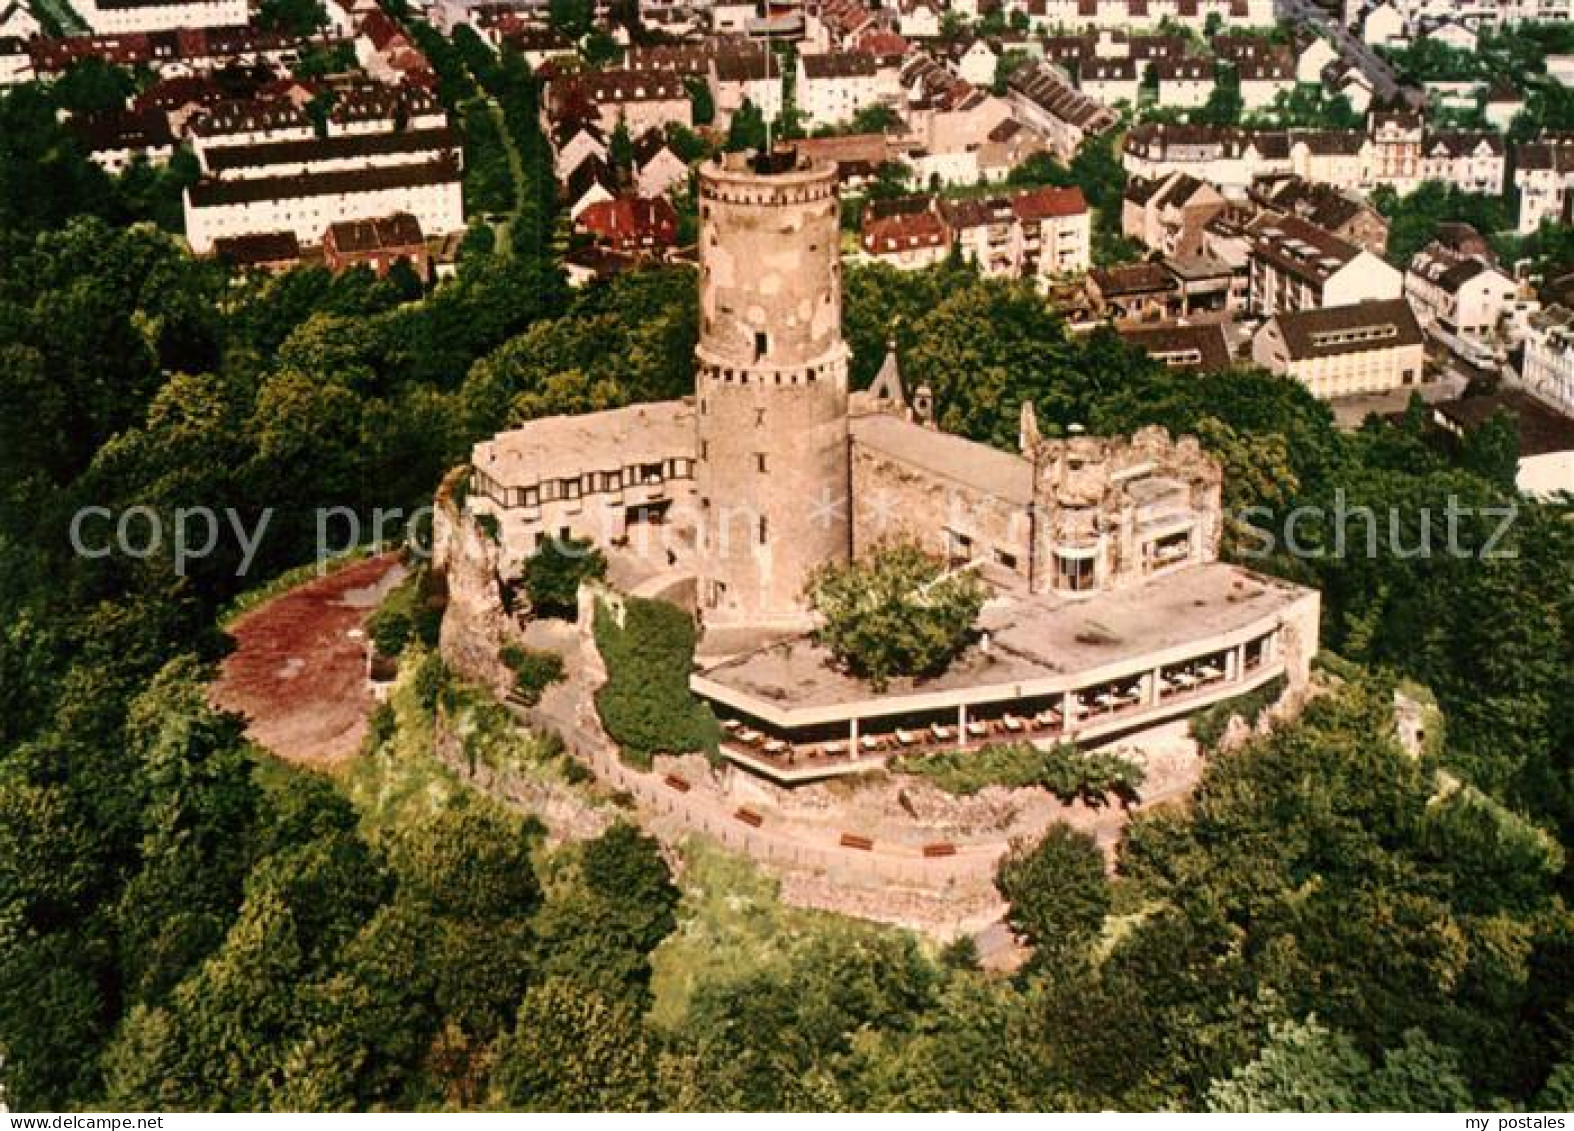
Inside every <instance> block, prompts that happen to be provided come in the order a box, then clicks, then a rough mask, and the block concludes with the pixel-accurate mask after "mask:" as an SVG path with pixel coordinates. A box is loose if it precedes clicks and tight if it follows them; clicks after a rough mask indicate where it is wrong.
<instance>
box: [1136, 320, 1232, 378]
mask: <svg viewBox="0 0 1574 1131" xmlns="http://www.w3.org/2000/svg"><path fill="white" fill-rule="evenodd" d="M1116 332H1117V333H1118V334H1120V337H1121V340H1122V341H1124V342H1125V343H1126V344H1127V345H1131V346H1135V347H1137V348H1138V349H1140V350H1141V351H1142V352H1143V353H1145V354H1147V355H1148V356H1149V357H1151V358H1152V359H1153V360H1154V361H1157V362H1158V363H1159V364H1160V365H1163V366H1164V367H1165V368H1166V369H1174V370H1181V371H1186V372H1197V373H1217V372H1219V371H1220V370H1223V369H1228V368H1229V367H1230V366H1231V365H1233V364H1234V362H1235V357H1234V354H1233V351H1232V350H1231V349H1230V340H1229V337H1228V334H1227V328H1226V326H1225V325H1224V324H1223V323H1219V322H1195V323H1187V324H1182V323H1170V324H1167V325H1161V326H1131V325H1125V326H1117V327H1116Z"/></svg>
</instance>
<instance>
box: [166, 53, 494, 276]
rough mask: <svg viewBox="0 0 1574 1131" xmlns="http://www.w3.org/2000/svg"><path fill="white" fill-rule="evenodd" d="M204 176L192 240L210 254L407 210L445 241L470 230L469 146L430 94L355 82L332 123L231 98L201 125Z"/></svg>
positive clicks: (195, 193)
mask: <svg viewBox="0 0 1574 1131" xmlns="http://www.w3.org/2000/svg"><path fill="white" fill-rule="evenodd" d="M190 137H191V142H192V149H193V152H194V154H195V156H196V159H197V163H198V166H199V167H200V169H201V178H200V179H199V180H198V182H197V183H196V184H195V185H193V186H191V187H190V188H188V189H187V190H186V193H185V217H186V235H187V239H188V241H189V242H190V244H191V247H192V250H193V251H196V252H198V253H205V252H207V251H209V250H211V248H212V247H213V244H214V241H216V240H218V239H221V238H229V237H235V236H244V235H250V234H254V233H268V232H283V231H289V232H292V233H294V235H295V236H296V238H297V239H298V240H300V241H301V242H303V243H310V242H315V241H317V240H318V239H320V238H321V236H322V233H323V231H324V230H325V229H326V228H327V227H328V225H330V224H333V223H337V222H340V221H352V220H367V219H377V218H381V217H386V216H390V215H393V214H395V213H408V214H410V215H412V216H414V217H415V218H416V220H417V221H418V222H419V223H420V225H421V227H422V229H423V231H425V232H427V233H428V234H431V235H434V236H443V235H446V234H448V233H449V232H453V231H458V230H462V229H463V227H464V210H463V205H462V201H461V189H460V179H461V174H460V162H459V153H460V150H461V149H462V144H461V141H460V138H459V135H458V133H457V131H455V130H454V129H452V128H451V127H450V126H449V124H448V119H447V115H446V114H445V113H444V111H443V109H442V106H441V104H440V103H438V102H437V100H436V99H435V97H434V96H433V95H431V94H430V92H428V91H425V90H420V89H412V88H404V87H401V88H389V87H379V86H375V85H370V84H364V83H363V84H352V85H347V86H345V87H343V88H342V89H341V90H340V91H339V97H338V99H337V101H336V102H335V105H334V108H333V110H332V111H331V112H330V114H329V116H328V118H327V121H326V122H325V123H324V128H323V130H322V131H321V132H319V130H318V127H317V126H316V124H315V123H314V122H313V121H312V119H311V118H310V117H309V116H308V115H307V113H306V112H305V110H304V109H303V108H302V107H301V106H299V105H297V104H296V103H294V102H291V101H289V100H288V99H282V98H281V99H273V100H254V101H250V102H239V101H236V102H225V103H220V104H219V105H217V106H215V107H213V108H211V109H210V110H207V111H204V112H203V113H201V114H199V115H198V116H196V117H195V118H194V119H193V120H192V122H191V128H190Z"/></svg>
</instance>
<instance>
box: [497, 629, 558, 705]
mask: <svg viewBox="0 0 1574 1131" xmlns="http://www.w3.org/2000/svg"><path fill="white" fill-rule="evenodd" d="M503 663H505V664H507V665H508V666H509V668H510V669H511V670H512V671H513V673H514V693H515V694H516V695H517V696H518V697H519V699H520V700H521V701H522V702H524V703H525V705H526V706H530V707H533V706H535V705H536V704H537V703H539V702H541V693H542V692H543V691H545V690H546V689H547V688H548V687H550V686H552V684H554V683H557V682H558V681H559V680H561V679H562V678H563V657H561V656H559V655H558V654H557V653H556V652H546V651H543V650H541V649H539V648H520V647H517V646H515V645H512V644H510V645H509V646H508V647H506V648H504V649H503Z"/></svg>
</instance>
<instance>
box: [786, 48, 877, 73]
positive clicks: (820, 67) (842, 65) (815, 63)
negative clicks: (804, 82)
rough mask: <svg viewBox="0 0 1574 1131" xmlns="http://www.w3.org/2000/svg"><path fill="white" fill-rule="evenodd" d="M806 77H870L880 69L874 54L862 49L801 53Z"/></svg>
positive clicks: (800, 58) (799, 58)
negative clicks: (820, 53) (813, 53)
mask: <svg viewBox="0 0 1574 1131" xmlns="http://www.w3.org/2000/svg"><path fill="white" fill-rule="evenodd" d="M798 61H799V62H800V63H802V64H803V73H804V77H805V78H810V79H848V78H869V77H871V76H872V75H873V74H874V73H875V71H876V70H878V69H879V67H878V64H877V63H876V62H875V57H874V56H873V55H869V54H866V53H864V52H862V51H845V52H840V53H838V54H830V55H800V56H798Z"/></svg>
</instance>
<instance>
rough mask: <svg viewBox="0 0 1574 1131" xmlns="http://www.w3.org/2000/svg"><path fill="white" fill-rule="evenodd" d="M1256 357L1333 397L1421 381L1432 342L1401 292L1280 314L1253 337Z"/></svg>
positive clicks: (1319, 393) (1323, 395)
mask: <svg viewBox="0 0 1574 1131" xmlns="http://www.w3.org/2000/svg"><path fill="white" fill-rule="evenodd" d="M1252 360H1253V361H1255V362H1257V364H1259V365H1261V366H1263V367H1264V368H1266V369H1268V370H1269V371H1271V372H1273V373H1278V374H1280V375H1282V376H1287V377H1292V378H1294V379H1295V380H1297V381H1299V382H1301V383H1302V384H1303V385H1305V386H1306V387H1307V388H1308V389H1309V390H1310V391H1311V393H1312V395H1313V396H1316V397H1319V398H1322V399H1324V400H1330V399H1333V398H1335V397H1349V396H1364V395H1369V394H1372V393H1387V392H1392V391H1393V390H1395V389H1401V388H1404V387H1405V386H1407V385H1416V384H1419V383H1420V382H1421V381H1422V379H1423V376H1424V364H1425V360H1426V345H1425V340H1424V338H1423V337H1422V334H1421V327H1420V326H1419V325H1418V324H1417V323H1416V319H1415V315H1414V313H1413V312H1412V311H1411V310H1410V305H1409V303H1407V302H1405V300H1404V299H1402V298H1398V299H1391V300H1388V301H1385V302H1362V303H1354V304H1349V305H1343V306H1329V307H1323V308H1320V309H1317V310H1303V311H1298V312H1294V313H1283V314H1277V315H1275V316H1274V317H1272V318H1270V319H1269V320H1268V321H1267V322H1265V323H1264V324H1263V326H1262V328H1261V329H1260V330H1258V331H1257V333H1256V335H1255V336H1254V337H1253V338H1252Z"/></svg>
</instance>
